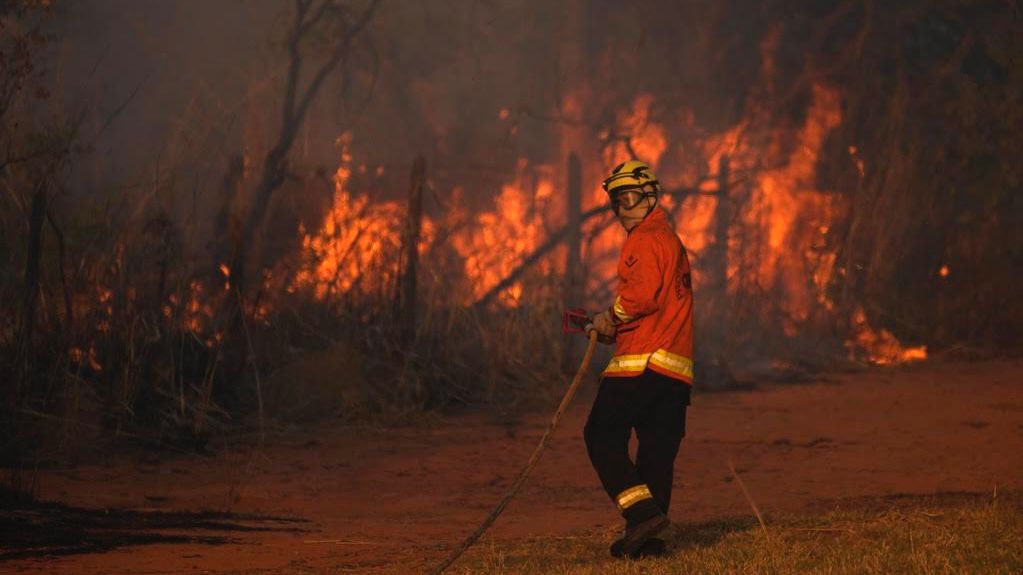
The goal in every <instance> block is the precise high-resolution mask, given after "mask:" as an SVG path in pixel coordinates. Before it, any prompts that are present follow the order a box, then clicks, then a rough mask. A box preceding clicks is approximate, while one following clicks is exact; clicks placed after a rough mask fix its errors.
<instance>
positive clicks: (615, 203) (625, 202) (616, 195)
mask: <svg viewBox="0 0 1023 575" xmlns="http://www.w3.org/2000/svg"><path fill="white" fill-rule="evenodd" d="M608 197H609V198H610V199H611V209H612V210H614V211H616V212H617V211H618V210H631V209H632V208H635V207H636V206H638V205H639V204H640V203H642V202H643V200H645V199H646V198H654V197H657V192H656V191H647V190H644V189H643V187H638V188H624V189H618V190H615V191H613V192H611V193H609V194H608Z"/></svg>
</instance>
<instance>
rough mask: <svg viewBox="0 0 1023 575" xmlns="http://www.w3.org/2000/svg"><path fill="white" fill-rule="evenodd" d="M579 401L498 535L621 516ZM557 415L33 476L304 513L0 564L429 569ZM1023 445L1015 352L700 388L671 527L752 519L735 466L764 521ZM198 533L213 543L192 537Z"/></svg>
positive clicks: (128, 500)
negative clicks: (604, 482) (605, 488)
mask: <svg viewBox="0 0 1023 575" xmlns="http://www.w3.org/2000/svg"><path fill="white" fill-rule="evenodd" d="M589 385H591V386H592V385H593V384H592V382H591V383H590V384H589ZM587 409H588V405H587V402H586V401H577V403H576V405H575V406H574V407H573V408H572V409H571V410H570V411H569V413H568V414H567V415H566V417H565V420H564V421H563V422H562V427H561V428H560V429H559V432H558V433H557V434H556V436H555V438H554V441H553V443H552V445H551V446H550V448H549V449H548V451H547V453H546V454H545V455H544V458H543V460H542V461H541V462H540V465H539V466H538V468H537V469H536V471H535V472H534V474H533V476H532V477H531V478H530V480H529V481H528V482H527V484H526V486H525V487H524V489H523V491H522V493H520V494H519V496H518V498H517V499H516V500H515V501H513V502H512V503H511V505H509V507H508V509H507V510H506V511H505V513H504V515H502V516H501V518H500V519H498V521H497V523H496V524H495V526H494V527H493V528H492V529H491V531H490V533H489V535H488V537H493V538H495V539H497V540H498V541H500V540H506V539H516V538H524V537H547V536H566V535H570V534H573V533H575V534H578V533H581V532H592V530H593V529H594V528H598V529H608V530H609V529H611V528H612V527H616V526H617V523H618V517H617V514H616V512H615V509H614V506H613V505H612V504H611V502H610V501H609V500H608V499H607V497H606V496H605V495H604V493H603V492H602V491H601V490H600V489H599V485H598V483H597V479H596V476H595V475H594V473H593V471H592V469H591V468H590V465H589V462H588V461H587V459H586V454H585V449H584V446H583V443H582V435H581V434H582V426H583V421H584V418H585V416H586V412H587ZM546 422H547V416H546V415H543V414H538V415H536V416H532V417H528V418H526V420H525V421H524V422H523V423H522V424H520V425H518V426H516V427H515V428H505V427H502V426H498V425H493V424H489V423H487V421H486V419H485V418H484V417H482V416H477V417H459V418H452V419H448V420H445V421H444V422H443V423H442V424H441V425H438V426H436V427H433V428H399V429H387V430H365V429H361V430H352V429H348V428H321V429H320V431H319V432H317V433H312V432H303V433H302V434H301V435H298V434H294V435H284V436H278V437H275V438H270V439H269V440H268V443H267V445H266V446H265V447H264V448H263V449H262V450H261V451H260V452H259V453H253V452H252V451H251V449H242V448H238V447H236V448H234V449H231V450H228V451H227V452H226V453H222V454H221V455H219V456H218V457H207V458H202V457H192V456H189V457H178V458H172V459H169V460H164V461H161V462H158V463H148V464H147V463H139V462H138V461H131V460H119V461H114V462H110V463H107V464H102V465H89V466H79V467H77V468H74V469H71V470H63V471H41V472H40V473H39V475H38V478H37V481H38V487H39V497H40V499H42V500H44V501H60V502H63V503H65V504H67V505H69V506H72V507H75V508H88V509H95V510H102V509H112V510H143V511H191V512H197V511H205V510H216V511H230V512H231V513H236V514H258V515H263V516H278V517H280V516H287V517H294V518H301V519H304V520H307V521H306V522H303V523H289V522H282V521H274V520H271V519H258V518H251V517H249V518H245V517H230V518H224V519H223V520H222V522H221V523H217V522H214V523H213V524H208V523H203V524H199V523H196V524H194V525H189V524H188V523H187V521H186V522H185V524H183V525H170V524H169V523H163V524H160V525H155V526H154V527H152V529H153V530H154V533H157V532H158V533H159V534H164V535H178V536H182V537H184V540H181V541H170V542H167V541H164V542H159V543H148V544H147V543H144V542H138V543H139V544H135V545H126V546H121V547H117V548H114V549H112V550H107V551H104V552H87V553H71V554H67V555H63V556H57V557H54V556H39V552H36V551H30V552H29V553H28V554H27V555H25V556H22V557H20V558H15V559H7V560H2V561H0V573H4V572H7V573H37V572H38V573H76V574H96V573H126V574H141V573H146V574H152V573H200V572H208V573H259V572H281V571H285V572H302V573H310V572H311V573H317V572H323V573H328V572H329V573H336V572H344V573H348V572H365V573H419V572H423V571H425V570H426V568H427V567H428V566H429V565H431V564H432V563H433V562H434V561H436V560H439V559H440V558H442V557H443V556H444V554H445V549H446V548H447V546H450V545H453V544H456V543H457V542H459V541H460V540H461V538H463V537H464V536H466V535H467V534H468V533H469V532H470V531H471V530H472V529H473V528H474V527H475V526H476V525H477V524H478V522H479V521H480V520H481V519H482V518H483V517H484V516H486V514H487V513H488V512H489V510H490V509H491V507H492V506H493V505H494V504H495V503H496V502H497V501H498V500H499V499H500V497H501V496H502V495H503V493H504V492H505V490H506V489H507V488H508V486H509V485H510V483H511V481H512V480H513V479H514V477H515V475H516V474H517V473H518V471H519V469H520V467H521V465H522V464H523V463H524V462H525V460H526V458H527V457H528V456H529V453H530V452H531V450H532V449H533V447H534V445H535V444H536V441H537V439H538V438H539V435H540V434H541V433H542V432H543V428H544V426H545V425H546ZM1021 448H1023V362H1021V361H998V362H985V363H940V364H923V365H915V366H908V367H903V368H894V369H886V370H882V369H876V370H868V371H864V372H860V373H854V374H839V375H832V376H830V377H829V378H828V382H824V383H814V384H799V385H774V386H766V387H765V389H762V390H757V391H751V392H749V391H747V392H728V393H714V394H701V395H697V397H696V398H694V405H693V406H692V408H691V409H690V413H689V425H688V436H687V438H686V440H685V442H684V444H683V448H682V452H681V453H680V456H679V460H678V465H677V467H676V491H675V497H674V501H673V508H672V518H673V519H674V520H675V521H676V522H680V523H681V524H683V525H684V524H685V523H687V522H703V521H708V520H714V519H720V518H725V517H734V516H746V515H748V514H749V513H750V510H749V506H748V504H747V503H746V500H745V499H744V497H743V495H742V493H741V491H740V490H739V488H738V486H737V485H736V484H734V483H733V482H732V479H731V473H730V472H729V470H728V463H727V462H728V460H729V459H731V460H732V461H733V462H734V464H735V466H736V468H737V470H738V472H739V473H740V474H741V475H742V477H743V480H744V482H745V484H746V486H747V487H748V488H749V490H750V492H751V494H752V496H753V498H754V499H755V500H756V502H757V503H758V505H759V506H760V508H761V510H762V511H763V512H764V513H765V514H766V515H768V517H769V516H770V514H771V513H777V512H786V513H788V512H800V511H808V510H817V509H820V508H821V506H828V505H831V504H833V503H836V502H840V501H841V500H843V499H849V498H858V497H865V496H866V497H873V496H885V495H893V494H928V493H935V492H949V491H969V492H991V491H992V490H993V489H994V488H995V486H997V487H998V489H1002V490H1004V489H1008V490H1013V491H1017V490H1020V489H1021V488H1023V456H1021V455H1023V449H1021ZM115 515H116V513H115ZM246 527H248V528H258V529H266V530H262V531H248V530H245V529H244V528H246ZM206 536H209V537H211V538H220V539H209V540H206V541H205V542H204V541H202V540H198V539H196V538H198V537H206ZM213 543H217V544H213ZM4 547H5V546H4V544H3V542H0V552H2V551H3V550H4ZM0 556H2V553H0Z"/></svg>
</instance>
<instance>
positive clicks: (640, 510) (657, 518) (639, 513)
mask: <svg viewBox="0 0 1023 575" xmlns="http://www.w3.org/2000/svg"><path fill="white" fill-rule="evenodd" d="M624 515H625V521H626V523H625V535H624V536H623V537H622V538H621V539H619V540H618V541H616V542H615V543H618V542H619V541H620V542H621V543H620V545H621V546H620V549H621V555H622V556H625V555H627V556H630V557H631V556H632V555H634V554H635V553H637V552H639V550H640V549H641V548H642V547H643V544H644V543H646V542H647V540H648V539H650V538H652V537H654V536H656V535H658V534H659V533H660V532H661V531H664V529H665V528H666V527H667V526H668V525H669V524H670V523H671V522H670V521H669V520H668V516H667V515H665V514H664V513H663V512H661V509H660V508H659V507H658V506H657V504H656V503H654V501H653V499H647V500H645V501H641V502H639V503H637V504H635V505H633V506H632V507H630V508H629V509H627V510H626V511H625V513H624ZM614 552H615V549H614V545H612V549H611V554H612V555H615V553H614ZM615 556H616V557H618V556H619V555H615Z"/></svg>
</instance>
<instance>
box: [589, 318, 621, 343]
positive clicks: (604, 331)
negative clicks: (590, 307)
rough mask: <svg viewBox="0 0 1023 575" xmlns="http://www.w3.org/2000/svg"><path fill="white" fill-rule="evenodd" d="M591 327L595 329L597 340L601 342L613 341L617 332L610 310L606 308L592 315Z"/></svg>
mask: <svg viewBox="0 0 1023 575" xmlns="http://www.w3.org/2000/svg"><path fill="white" fill-rule="evenodd" d="M593 329H595V330H597V341H599V342H601V343H614V341H615V335H617V333H618V327H617V326H615V323H614V321H613V320H612V319H611V312H610V311H606V310H605V311H603V312H601V313H598V314H597V315H595V316H593Z"/></svg>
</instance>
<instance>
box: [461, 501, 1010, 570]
mask: <svg viewBox="0 0 1023 575" xmlns="http://www.w3.org/2000/svg"><path fill="white" fill-rule="evenodd" d="M1021 504H1023V500H1021V499H1020V497H1019V495H1018V494H1011V495H1009V496H1006V495H1004V494H1001V493H999V494H997V498H995V499H992V498H991V494H987V495H973V494H947V495H935V496H922V497H915V496H903V497H895V498H889V499H883V500H877V501H872V502H857V503H850V504H844V505H842V506H841V508H840V509H838V510H835V511H830V512H827V513H823V514H821V515H801V516H789V517H779V518H777V519H774V520H770V519H769V520H768V527H767V532H766V533H764V532H763V531H762V530H761V529H760V527H759V525H758V524H757V522H756V520H755V519H752V518H750V519H732V520H725V521H713V522H708V523H701V524H692V523H685V522H683V523H679V524H676V525H675V526H674V527H673V530H672V532H671V533H669V534H668V537H667V539H668V543H669V553H670V555H669V556H667V557H664V558H651V559H642V560H637V561H621V560H615V559H612V558H610V557H609V556H608V555H607V544H608V541H609V540H611V539H613V538H614V537H616V536H617V534H616V533H614V532H611V531H607V532H593V533H588V534H583V535H580V536H578V537H567V538H557V539H543V538H540V539H535V540H530V541H524V542H516V543H507V544H506V543H495V542H490V543H489V544H484V545H481V546H480V548H479V549H476V550H474V551H472V552H471V553H470V554H469V556H468V557H467V558H466V559H465V560H464V561H465V562H464V563H463V564H462V565H461V566H460V567H461V570H459V566H456V567H455V568H454V569H453V572H456V573H466V574H468V573H519V574H523V575H526V574H534V573H536V574H539V573H545V574H563V575H584V574H598V573H600V574H618V575H627V574H634V573H637V574H638V573H644V574H647V575H668V574H676V573H687V574H688V573H693V574H695V573H707V574H717V573H774V574H786V573H831V574H842V573H849V574H854V573H855V574H860V573H885V574H900V573H947V574H961V573H978V574H980V573H983V574H994V573H1004V574H1010V573H1019V572H1020V571H1021V570H1023V551H1021V550H1023V505H1021Z"/></svg>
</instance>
